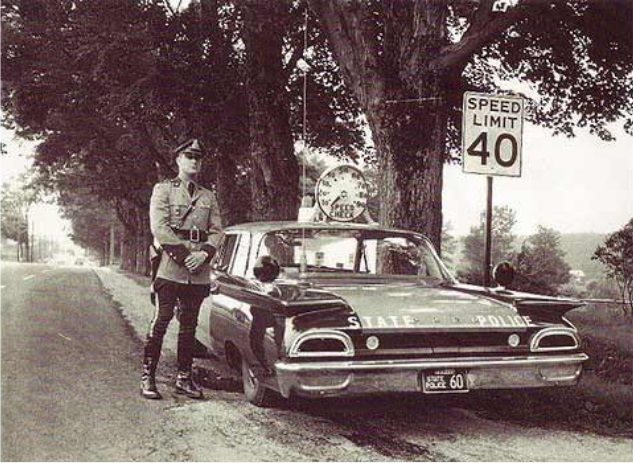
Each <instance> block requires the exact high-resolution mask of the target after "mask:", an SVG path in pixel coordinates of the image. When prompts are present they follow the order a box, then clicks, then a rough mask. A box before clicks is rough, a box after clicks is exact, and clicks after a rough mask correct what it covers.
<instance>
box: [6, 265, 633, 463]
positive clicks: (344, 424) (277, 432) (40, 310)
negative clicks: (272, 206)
mask: <svg viewBox="0 0 633 463" xmlns="http://www.w3.org/2000/svg"><path fill="white" fill-rule="evenodd" d="M115 277H116V278H118V279H119V280H120V281H121V282H122V283H117V285H118V289H119V292H118V293H117V292H115V291H113V288H112V287H108V288H107V289H108V290H109V291H111V292H113V294H116V297H117V300H116V301H115V300H113V299H112V298H111V297H110V296H109V294H108V292H107V291H106V288H104V287H103V286H102V284H101V282H100V279H99V278H98V277H97V276H96V274H95V273H94V271H92V270H90V269H87V268H82V267H74V268H71V267H66V268H64V267H58V268H54V267H48V266H44V265H29V264H11V263H3V264H2V280H1V285H2V289H1V292H2V460H3V461H15V460H29V461H41V460H47V461H56V460H57V461H59V460H62V461H85V460H88V461H96V460H119V461H131V460H141V461H275V460H283V461H295V460H296V461H324V460H329V461H332V460H335V461H336V460H338V461H341V460H344V461H391V460H412V461H438V460H441V461H495V460H496V461H499V460H502V461H548V460H549V461H552V460H555V461H631V458H633V440H631V439H628V438H616V437H604V436H599V435H595V434H592V433H590V432H577V431H569V430H567V431H566V430H562V429H556V427H555V426H554V427H553V426H551V424H548V423H543V422H542V421H540V420H537V419H535V420H534V421H533V422H530V421H529V417H528V422H527V424H525V423H524V424H520V423H510V422H505V421H502V420H498V419H487V418H486V416H487V415H489V414H490V412H491V411H492V410H493V409H494V406H495V405H494V403H495V402H494V398H493V400H492V401H491V400H490V398H488V399H487V400H486V401H483V402H481V403H482V405H481V408H480V409H478V408H477V407H475V406H473V403H476V399H462V400H465V401H466V402H463V401H462V402H460V401H459V400H457V399H454V398H450V397H447V398H443V399H441V400H440V399H439V398H434V399H433V400H429V399H427V398H424V397H421V396H420V395H402V396H387V397H385V396H381V397H365V398H358V399H344V400H343V399H337V400H323V401H303V402H299V403H297V404H294V405H281V406H280V407H278V408H273V409H260V408H257V407H254V406H252V405H251V404H248V403H247V402H246V401H245V400H244V398H243V395H242V394H241V392H240V391H239V388H235V387H226V388H225V389H224V390H221V388H220V389H218V390H210V389H207V390H206V396H207V400H205V401H192V400H187V399H184V398H180V397H175V396H173V395H171V394H169V392H168V389H169V387H170V383H171V381H172V378H173V363H174V362H173V358H170V357H169V355H168V358H167V359H166V360H165V362H163V364H162V365H161V369H160V371H159V384H160V388H161V390H162V391H163V392H164V393H165V396H166V397H165V400H163V401H146V400H143V399H141V398H140V397H139V395H138V376H139V369H140V343H139V341H138V339H137V337H136V335H135V333H134V330H133V329H132V328H131V327H130V326H129V325H128V324H127V322H126V321H125V320H126V318H124V317H123V315H122V313H123V314H124V315H125V317H127V319H129V320H131V321H132V322H133V324H134V325H135V328H136V331H137V332H138V331H139V329H142V327H140V325H139V326H136V325H137V323H136V322H135V320H137V319H142V318H143V317H146V316H147V314H146V313H145V311H146V310H147V302H146V299H147V295H146V289H145V288H141V290H140V291H139V294H140V296H139V297H138V298H137V299H138V301H142V304H141V303H139V304H136V303H134V300H133V299H134V298H133V297H132V296H133V295H132V293H133V292H134V291H135V290H137V291H138V289H139V287H138V286H137V285H136V283H134V282H131V281H130V280H127V279H125V278H124V277H122V276H115V275H111V279H114V280H116V278H115ZM102 278H103V277H102ZM124 280H125V281H124ZM112 285H115V284H114V283H112ZM126 285H129V286H126ZM119 304H121V305H122V306H119ZM125 304H128V305H127V306H125ZM135 306H136V307H137V308H134V307H135ZM149 309H150V310H151V307H149ZM133 311H136V314H134V313H133ZM140 312H142V315H143V317H140V316H139V315H141V314H140ZM141 324H142V325H143V326H145V323H141ZM204 365H206V366H207V367H209V368H216V365H215V364H213V363H210V362H206V363H204ZM231 384H233V386H235V383H234V382H233V383H231V382H230V381H229V382H228V383H227V385H228V386H230V385H231ZM516 406H517V407H519V408H520V407H521V404H520V403H516ZM493 415H494V414H493Z"/></svg>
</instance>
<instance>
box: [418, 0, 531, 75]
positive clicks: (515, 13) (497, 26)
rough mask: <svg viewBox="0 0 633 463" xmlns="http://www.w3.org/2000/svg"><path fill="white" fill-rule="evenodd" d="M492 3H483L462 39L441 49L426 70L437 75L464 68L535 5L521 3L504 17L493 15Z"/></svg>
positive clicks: (499, 14) (497, 14) (487, 1)
mask: <svg viewBox="0 0 633 463" xmlns="http://www.w3.org/2000/svg"><path fill="white" fill-rule="evenodd" d="M493 3H494V1H492V0H485V1H482V3H481V5H480V6H479V8H478V9H477V11H475V13H474V15H473V17H472V23H471V25H470V27H469V28H468V30H466V32H465V33H464V35H463V37H462V39H461V40H460V41H459V42H457V43H455V44H451V45H448V46H446V47H444V49H442V51H441V52H440V54H439V56H438V58H436V59H434V60H432V61H431V62H430V63H429V67H428V68H429V70H431V71H435V70H438V71H439V70H445V69H448V68H451V67H455V66H460V65H464V64H465V63H466V62H467V61H468V60H469V59H470V58H471V57H472V56H473V55H474V54H475V53H476V52H477V51H479V50H481V49H482V48H483V47H485V46H486V45H488V44H490V43H492V42H493V41H494V40H495V39H496V38H497V37H498V35H499V34H500V33H501V32H503V31H505V30H506V29H508V28H509V27H510V26H512V25H513V24H516V23H517V22H519V21H521V20H523V19H524V18H526V17H527V16H528V15H529V14H530V13H531V11H532V9H531V8H530V6H531V4H533V3H535V1H525V2H522V3H521V4H519V5H517V6H515V7H513V8H512V9H510V10H509V11H508V12H506V13H494V12H493V11H492V5H493Z"/></svg>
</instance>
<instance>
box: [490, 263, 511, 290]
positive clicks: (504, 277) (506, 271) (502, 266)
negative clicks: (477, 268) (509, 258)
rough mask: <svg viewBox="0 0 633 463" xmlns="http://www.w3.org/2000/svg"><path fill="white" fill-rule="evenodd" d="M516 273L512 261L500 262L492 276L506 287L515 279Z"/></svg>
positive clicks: (493, 270)
mask: <svg viewBox="0 0 633 463" xmlns="http://www.w3.org/2000/svg"><path fill="white" fill-rule="evenodd" d="M515 274H516V272H515V270H514V267H513V266H512V264H511V263H510V262H500V263H498V264H497V265H495V267H494V268H493V269H492V278H494V280H495V281H496V282H497V284H498V285H501V286H503V287H504V288H505V287H507V286H508V285H509V284H511V283H512V282H513V281H514V276H515Z"/></svg>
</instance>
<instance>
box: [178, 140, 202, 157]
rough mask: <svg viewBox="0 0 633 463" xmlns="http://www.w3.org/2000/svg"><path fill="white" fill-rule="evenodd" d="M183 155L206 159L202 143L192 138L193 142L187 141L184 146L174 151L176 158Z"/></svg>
mask: <svg viewBox="0 0 633 463" xmlns="http://www.w3.org/2000/svg"><path fill="white" fill-rule="evenodd" d="M181 154H188V155H190V156H194V157H196V158H198V159H200V158H202V157H204V148H203V147H202V143H200V141H199V140H198V139H196V138H192V139H191V140H187V141H186V142H184V143H183V144H182V145H179V146H177V147H176V148H175V149H174V156H175V157H178V156H180V155H181Z"/></svg>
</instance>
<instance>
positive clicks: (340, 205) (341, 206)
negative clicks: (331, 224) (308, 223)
mask: <svg viewBox="0 0 633 463" xmlns="http://www.w3.org/2000/svg"><path fill="white" fill-rule="evenodd" d="M367 193H368V192H367V181H366V180H365V177H364V176H363V174H362V173H361V172H360V171H359V170H358V169H356V168H355V167H352V166H338V167H334V168H332V169H330V170H328V171H327V172H325V173H324V174H323V175H322V176H321V178H320V179H319V183H318V184H317V192H316V195H317V201H318V204H319V207H320V208H321V210H322V211H323V213H324V214H325V215H326V216H327V217H329V218H330V219H332V220H337V221H341V222H349V221H352V220H354V219H356V218H357V217H359V216H360V215H361V214H362V213H363V212H364V210H365V208H366V207H367V196H368V194H367Z"/></svg>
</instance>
